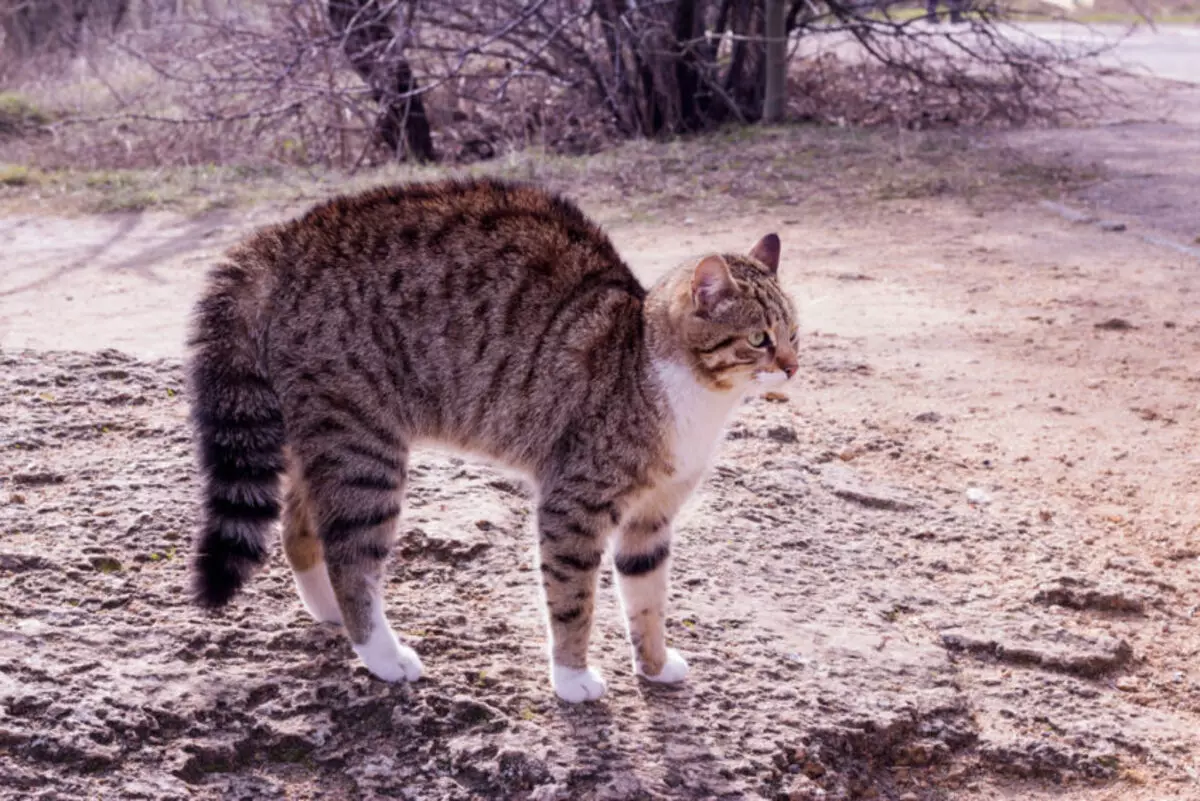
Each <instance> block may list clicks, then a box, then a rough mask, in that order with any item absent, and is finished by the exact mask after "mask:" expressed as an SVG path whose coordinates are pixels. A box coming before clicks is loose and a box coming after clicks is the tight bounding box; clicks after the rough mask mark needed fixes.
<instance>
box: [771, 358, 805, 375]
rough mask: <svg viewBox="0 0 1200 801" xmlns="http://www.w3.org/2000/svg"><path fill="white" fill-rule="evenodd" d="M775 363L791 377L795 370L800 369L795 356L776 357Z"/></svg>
mask: <svg viewBox="0 0 1200 801" xmlns="http://www.w3.org/2000/svg"><path fill="white" fill-rule="evenodd" d="M775 363H776V364H778V365H779V369H780V370H782V371H783V372H784V373H786V374H787V377H788V378H791V377H792V376H794V375H795V374H796V371H797V370H799V369H800V363H799V362H798V361H796V357H795V356H790V357H787V358H782V359H776V360H775Z"/></svg>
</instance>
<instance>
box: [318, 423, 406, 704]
mask: <svg viewBox="0 0 1200 801" xmlns="http://www.w3.org/2000/svg"><path fill="white" fill-rule="evenodd" d="M337 423H338V424H337V425H332V424H325V425H324V426H323V427H322V426H320V425H318V426H317V428H318V430H323V431H330V430H332V431H334V432H335V433H334V435H332V436H327V437H325V438H322V439H320V440H317V441H315V442H309V443H307V447H301V448H298V456H299V458H300V463H301V465H302V466H303V472H304V478H305V484H306V486H307V490H308V500H309V509H310V510H311V513H312V516H313V521H314V522H315V524H316V526H315V527H316V530H317V534H318V537H319V538H320V541H321V546H322V548H323V550H324V554H325V565H326V568H327V570H328V574H329V581H330V585H331V587H332V589H333V595H334V597H335V598H336V600H337V605H338V608H339V609H340V610H341V614H342V620H343V623H344V625H345V627H346V634H347V635H348V636H349V638H350V643H351V645H352V646H353V648H354V652H355V653H356V654H358V657H359V659H361V660H362V662H363V664H365V665H366V666H367V669H368V670H370V671H371V673H373V674H374V675H375V676H377V677H378V678H381V679H383V680H384V681H416V680H417V679H419V678H420V677H421V672H422V666H421V660H420V657H418V656H417V653H416V651H414V650H413V649H412V648H409V647H408V646H407V645H404V644H403V643H401V642H400V640H399V639H398V638H397V637H396V634H395V632H394V631H393V630H392V627H391V626H390V625H389V624H388V620H387V616H386V615H385V612H384V603H383V588H384V572H385V571H384V569H385V566H386V562H387V558H388V554H389V553H390V551H391V548H392V545H393V543H394V541H395V535H396V525H397V522H398V518H399V516H400V500H401V496H402V495H403V491H404V482H405V477H406V475H407V465H406V461H407V456H408V451H407V448H406V447H405V445H404V443H403V441H402V440H401V439H400V437H399V436H398V435H394V436H387V437H385V436H384V435H385V434H389V433H390V432H388V431H386V430H384V429H382V428H378V427H372V429H373V430H372V431H371V435H372V436H371V437H369V438H368V437H367V436H366V435H365V433H364V432H363V431H362V429H361V428H359V429H358V430H355V431H354V434H351V433H350V431H351V429H350V427H349V426H345V425H343V424H342V423H341V422H340V421H337Z"/></svg>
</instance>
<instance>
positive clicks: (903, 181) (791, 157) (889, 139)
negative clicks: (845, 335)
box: [0, 126, 1095, 216]
mask: <svg viewBox="0 0 1200 801" xmlns="http://www.w3.org/2000/svg"><path fill="white" fill-rule="evenodd" d="M480 175H491V176H498V177H504V178H510V179H518V180H528V181H536V182H539V183H542V184H545V185H547V186H549V187H551V188H553V189H556V190H559V191H563V192H566V193H568V194H570V195H572V196H574V197H580V198H583V199H585V200H588V201H591V202H595V203H598V204H602V205H605V206H610V207H620V208H623V209H625V210H626V211H627V212H628V213H629V214H632V215H646V216H652V215H654V214H658V213H662V212H664V211H671V210H675V209H681V208H682V209H685V210H694V211H695V212H696V213H709V212H715V213H720V212H721V211H722V210H723V209H728V208H730V207H735V206H736V207H737V208H738V209H739V211H743V212H745V211H748V210H749V209H750V208H753V207H754V206H756V205H759V206H764V207H772V208H778V207H780V206H801V205H805V204H807V203H808V202H809V200H810V199H811V198H813V197H820V198H821V200H822V202H823V203H829V202H830V201H831V200H835V201H836V202H838V203H839V204H842V205H844V206H845V207H847V208H851V207H857V206H862V205H869V204H871V203H875V202H878V201H881V200H895V199H912V198H921V197H930V196H935V195H938V196H950V197H957V198H961V199H962V200H964V201H965V202H968V203H971V204H976V205H987V204H990V203H993V202H1000V201H1005V202H1007V201H1008V200H1011V199H1012V198H1014V197H1015V198H1031V197H1052V196H1057V195H1059V194H1061V193H1062V192H1063V191H1065V190H1067V189H1070V188H1072V187H1075V186H1078V185H1080V184H1081V183H1083V182H1086V181H1088V180H1091V179H1092V178H1094V177H1095V176H1094V175H1091V174H1088V173H1086V172H1081V171H1077V170H1072V169H1068V168H1065V167H1063V166H1061V165H1058V164H1049V163H1041V162H1038V161H1036V160H1034V159H1033V158H1032V157H1030V156H1027V155H1024V154H1021V153H1018V152H1016V151H1013V150H1010V149H1006V148H1002V147H999V146H991V145H987V146H983V145H979V144H976V143H975V142H973V139H972V137H970V136H968V135H965V134H964V133H961V132H948V131H928V132H912V131H895V130H892V131H885V130H878V129H876V130H863V129H852V128H835V127H818V126H785V127H773V128H768V127H749V128H747V127H731V128H728V129H725V130H722V131H718V132H716V133H714V134H709V135H705V136H698V137H693V138H688V139H677V140H673V141H669V142H654V141H645V140H640V141H632V142H626V143H624V144H621V145H618V146H616V147H614V148H612V149H610V150H607V151H605V152H602V153H600V154H597V155H593V156H579V157H568V156H556V155H552V154H549V153H546V152H545V151H543V150H538V149H529V150H524V151H517V152H513V153H509V154H507V155H505V156H502V157H501V158H498V159H495V160H492V161H489V162H483V163H479V164H476V165H471V166H467V167H459V168H452V169H447V168H438V167H416V166H408V165H404V164H395V165H388V166H384V167H378V168H374V169H370V170H363V171H360V172H357V173H353V174H351V173H347V172H344V171H334V170H304V169H299V168H294V167H281V166H271V167H267V168H259V169H251V168H245V167H196V168H161V169H153V170H92V171H83V170H45V171H36V170H29V169H26V168H23V167H20V166H17V165H4V164H0V211H7V212H25V213H42V214H47V213H49V214H67V215H70V214H81V213H106V212H134V211H143V210H148V209H168V210H175V211H179V212H183V213H198V212H204V211H208V210H211V209H215V208H228V207H232V206H246V205H257V204H271V205H278V206H285V207H292V206H300V205H305V204H309V203H312V202H315V201H317V200H320V199H322V198H326V197H329V196H331V195H334V194H339V193H345V192H353V191H356V190H359V189H362V188H365V187H367V186H371V185H376V184H379V183H385V182H395V181H413V180H428V179H433V178H440V177H445V176H480ZM748 207H749V208H748Z"/></svg>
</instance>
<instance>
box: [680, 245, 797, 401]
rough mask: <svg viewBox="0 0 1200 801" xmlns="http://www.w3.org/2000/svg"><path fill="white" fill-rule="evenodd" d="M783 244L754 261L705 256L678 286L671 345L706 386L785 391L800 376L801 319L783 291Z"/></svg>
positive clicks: (754, 253) (764, 249) (756, 252)
mask: <svg viewBox="0 0 1200 801" xmlns="http://www.w3.org/2000/svg"><path fill="white" fill-rule="evenodd" d="M779 250H780V247H779V237H778V236H776V235H775V234H767V235H766V236H764V237H763V238H762V239H760V240H759V241H758V243H757V244H756V245H755V246H754V247H753V248H751V249H750V252H749V254H747V255H742V254H734V253H722V254H713V255H709V256H705V257H703V258H701V259H699V260H698V261H696V262H694V263H692V264H691V265H689V266H688V267H685V268H684V271H683V273H682V274H679V275H677V276H676V280H675V281H674V282H672V283H673V295H674V297H673V298H672V299H671V304H670V305H671V311H672V314H671V317H672V318H673V319H672V328H673V329H674V331H673V333H674V337H675V338H676V340H677V343H678V345H681V346H682V348H683V350H684V351H685V352H686V353H687V355H688V356H689V361H690V363H691V367H692V370H693V371H694V372H695V373H696V377H697V379H698V380H699V381H700V382H701V383H702V384H704V385H706V386H709V387H711V388H713V389H718V390H737V389H745V388H746V387H748V386H749V385H750V384H752V383H755V384H762V385H772V384H781V383H783V382H784V381H786V380H787V379H789V378H791V377H792V376H793V375H795V373H796V370H797V369H798V366H799V365H798V361H797V355H796V350H797V347H798V341H797V329H796V312H795V307H794V306H793V304H792V300H791V298H789V297H788V296H787V294H785V293H784V291H783V288H782V287H781V286H780V285H779V276H778V272H779Z"/></svg>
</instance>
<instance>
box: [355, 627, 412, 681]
mask: <svg viewBox="0 0 1200 801" xmlns="http://www.w3.org/2000/svg"><path fill="white" fill-rule="evenodd" d="M354 653H356V654H358V658H359V659H361V660H362V661H363V664H364V665H366V666H367V670H369V671H371V672H372V673H374V674H375V676H376V677H377V678H380V679H383V680H384V681H416V680H417V679H419V678H421V672H422V670H423V668H422V667H421V657H419V656H417V652H416V651H414V650H413V649H411V648H409V647H408V646H407V645H405V644H404V643H402V642H400V641H399V640H398V639H396V633H395V632H393V631H392V630H391V628H390V627H389V626H388V625H387V624H383V625H378V624H377V625H376V626H375V628H374V629H372V631H371V636H370V638H369V639H368V640H367V641H366V643H364V644H363V645H355V646H354Z"/></svg>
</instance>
